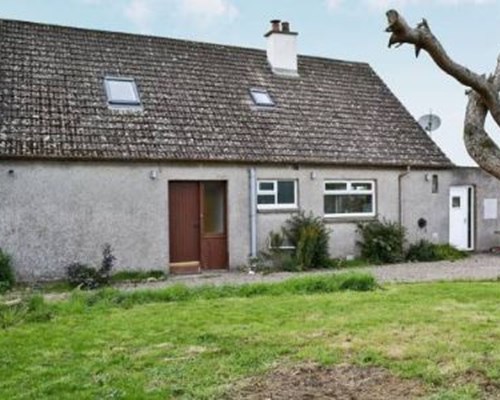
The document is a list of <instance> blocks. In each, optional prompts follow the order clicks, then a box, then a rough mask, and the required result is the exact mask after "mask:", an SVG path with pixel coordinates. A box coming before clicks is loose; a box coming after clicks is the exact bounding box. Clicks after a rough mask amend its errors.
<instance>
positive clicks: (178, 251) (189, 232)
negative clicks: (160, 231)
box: [169, 181, 228, 269]
mask: <svg viewBox="0 0 500 400" xmlns="http://www.w3.org/2000/svg"><path fill="white" fill-rule="evenodd" d="M226 210H227V206H226V183H225V182H223V181H206V182H175V181H172V182H170V183H169V238H170V239H169V240H170V264H171V267H172V265H177V266H179V265H180V266H187V267H192V266H195V265H198V266H201V267H202V268H204V269H221V268H227V267H228V254H227V234H226V231H227V229H226V226H227V219H226Z"/></svg>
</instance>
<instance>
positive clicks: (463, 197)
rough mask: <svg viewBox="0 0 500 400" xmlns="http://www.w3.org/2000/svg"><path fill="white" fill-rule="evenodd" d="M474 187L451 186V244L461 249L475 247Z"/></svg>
mask: <svg viewBox="0 0 500 400" xmlns="http://www.w3.org/2000/svg"><path fill="white" fill-rule="evenodd" d="M473 210H474V188H473V187H472V186H452V187H451V188H450V244H451V245H453V246H455V247H456V248H458V249H460V250H473V248H474V213H473Z"/></svg>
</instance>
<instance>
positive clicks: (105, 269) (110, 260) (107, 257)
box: [96, 243, 116, 285]
mask: <svg viewBox="0 0 500 400" xmlns="http://www.w3.org/2000/svg"><path fill="white" fill-rule="evenodd" d="M115 260H116V257H115V256H114V255H113V249H112V248H111V245H110V244H109V243H106V244H104V246H103V249H102V262H101V268H99V269H98V270H97V275H96V276H97V280H98V283H99V285H109V282H110V278H111V270H112V269H113V266H114V262H115Z"/></svg>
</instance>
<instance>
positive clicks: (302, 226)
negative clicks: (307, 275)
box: [283, 212, 331, 269]
mask: <svg viewBox="0 0 500 400" xmlns="http://www.w3.org/2000/svg"><path fill="white" fill-rule="evenodd" d="M283 234H284V235H285V237H286V238H287V239H288V241H289V242H290V244H291V245H292V246H293V247H295V253H294V257H295V261H296V263H297V265H299V266H300V267H301V268H302V269H305V268H325V267H328V266H329V265H330V264H331V262H330V254H329V251H328V240H329V236H330V232H329V231H328V229H327V228H326V226H325V224H324V222H323V220H322V219H321V218H320V217H315V216H314V215H313V214H312V213H310V214H309V215H305V213H304V212H300V213H299V214H297V215H294V216H293V217H291V218H290V219H288V220H287V221H286V222H285V226H284V228H283Z"/></svg>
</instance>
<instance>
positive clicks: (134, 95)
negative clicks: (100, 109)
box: [104, 77, 141, 107]
mask: <svg viewBox="0 0 500 400" xmlns="http://www.w3.org/2000/svg"><path fill="white" fill-rule="evenodd" d="M104 86H105V88H106V95H107V97H108V104H109V105H111V106H124V107H137V106H140V105H141V100H140V98H139V92H138V91H137V86H136V84H135V81H134V80H133V79H132V78H115V77H106V78H105V79H104Z"/></svg>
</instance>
